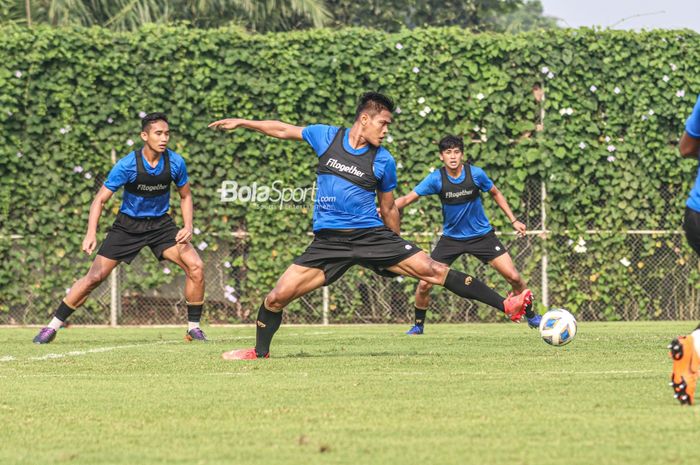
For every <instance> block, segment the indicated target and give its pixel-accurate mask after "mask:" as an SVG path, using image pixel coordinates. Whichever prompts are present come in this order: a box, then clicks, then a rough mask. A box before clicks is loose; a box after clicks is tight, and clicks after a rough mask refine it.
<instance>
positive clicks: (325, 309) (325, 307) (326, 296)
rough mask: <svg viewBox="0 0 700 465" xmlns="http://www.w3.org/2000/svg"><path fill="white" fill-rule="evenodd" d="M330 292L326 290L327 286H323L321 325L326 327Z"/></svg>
mask: <svg viewBox="0 0 700 465" xmlns="http://www.w3.org/2000/svg"><path fill="white" fill-rule="evenodd" d="M330 299H331V296H330V291H329V290H328V286H323V324H324V325H327V324H328V311H329V307H330Z"/></svg>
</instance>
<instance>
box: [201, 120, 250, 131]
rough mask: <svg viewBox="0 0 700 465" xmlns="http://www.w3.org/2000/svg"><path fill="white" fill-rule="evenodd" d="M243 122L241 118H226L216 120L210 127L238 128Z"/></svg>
mask: <svg viewBox="0 0 700 465" xmlns="http://www.w3.org/2000/svg"><path fill="white" fill-rule="evenodd" d="M242 122H243V120H242V119H241V118H226V119H220V120H219V121H214V122H213V123H211V124H210V125H209V127H210V128H212V129H236V128H237V127H238V126H240V125H241V123H242Z"/></svg>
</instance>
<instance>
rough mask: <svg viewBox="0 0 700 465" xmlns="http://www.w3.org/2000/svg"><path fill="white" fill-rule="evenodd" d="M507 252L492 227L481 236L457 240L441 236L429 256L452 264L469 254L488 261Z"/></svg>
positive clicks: (484, 261) (485, 261)
mask: <svg viewBox="0 0 700 465" xmlns="http://www.w3.org/2000/svg"><path fill="white" fill-rule="evenodd" d="M507 252H508V250H507V249H506V247H505V246H504V245H503V244H502V243H501V241H500V240H498V237H496V233H495V232H494V231H493V229H492V230H491V231H489V232H487V233H486V234H484V235H483V236H479V237H474V238H472V239H464V240H458V239H452V238H450V237H447V236H442V237H441V238H440V240H439V241H438V243H437V245H436V246H435V249H433V252H432V253H431V254H430V257H431V258H432V259H433V260H435V261H437V262H440V263H444V264H446V265H452V263H453V262H454V261H455V260H457V259H458V258H459V257H460V256H462V255H464V254H469V255H473V256H474V257H476V258H478V259H479V260H481V261H482V262H483V263H488V262H490V261H491V260H493V259H494V258H496V257H500V256H501V255H503V254H504V253H507Z"/></svg>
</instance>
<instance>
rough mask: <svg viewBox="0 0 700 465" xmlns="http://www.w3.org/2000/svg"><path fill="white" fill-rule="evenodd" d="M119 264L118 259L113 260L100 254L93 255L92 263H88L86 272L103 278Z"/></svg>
mask: <svg viewBox="0 0 700 465" xmlns="http://www.w3.org/2000/svg"><path fill="white" fill-rule="evenodd" d="M117 265H119V261H118V260H113V259H111V258H107V257H103V256H102V255H97V256H95V260H93V262H92V265H90V270H89V271H88V274H91V275H93V276H99V278H100V279H101V280H102V279H105V278H107V276H109V274H110V273H111V272H112V270H113V269H114V268H116V266H117Z"/></svg>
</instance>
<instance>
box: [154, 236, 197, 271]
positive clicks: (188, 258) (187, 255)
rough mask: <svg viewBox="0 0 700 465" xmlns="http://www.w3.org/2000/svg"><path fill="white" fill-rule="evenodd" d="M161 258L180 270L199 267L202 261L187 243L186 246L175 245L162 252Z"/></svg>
mask: <svg viewBox="0 0 700 465" xmlns="http://www.w3.org/2000/svg"><path fill="white" fill-rule="evenodd" d="M163 258H164V259H166V260H168V261H171V262H173V263H175V264H176V265H178V266H179V267H180V268H182V269H186V268H190V267H192V266H196V265H200V264H201V262H202V260H201V259H200V258H199V254H198V253H197V250H195V248H194V247H193V246H192V244H190V243H189V242H188V243H186V244H177V245H174V246H172V247H169V248H167V249H165V250H164V251H163Z"/></svg>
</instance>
